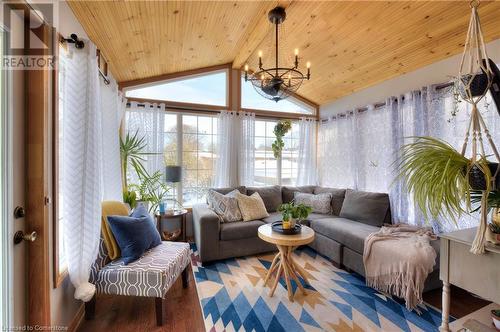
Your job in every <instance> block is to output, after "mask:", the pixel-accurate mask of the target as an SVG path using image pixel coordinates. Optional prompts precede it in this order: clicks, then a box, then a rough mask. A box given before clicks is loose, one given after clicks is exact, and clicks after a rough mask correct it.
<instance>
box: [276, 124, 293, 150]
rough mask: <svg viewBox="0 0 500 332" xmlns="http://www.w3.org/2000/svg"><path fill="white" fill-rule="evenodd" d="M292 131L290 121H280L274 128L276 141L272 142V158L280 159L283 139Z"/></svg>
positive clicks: (283, 144) (283, 143) (283, 145)
mask: <svg viewBox="0 0 500 332" xmlns="http://www.w3.org/2000/svg"><path fill="white" fill-rule="evenodd" d="M290 129H292V122H291V121H290V120H280V121H278V123H277V124H276V126H274V130H273V132H274V135H275V136H276V140H275V141H274V142H273V145H272V149H273V154H274V158H276V159H280V158H281V151H282V150H283V148H284V147H285V142H284V141H283V137H285V135H286V134H287V133H288V132H289V131H290Z"/></svg>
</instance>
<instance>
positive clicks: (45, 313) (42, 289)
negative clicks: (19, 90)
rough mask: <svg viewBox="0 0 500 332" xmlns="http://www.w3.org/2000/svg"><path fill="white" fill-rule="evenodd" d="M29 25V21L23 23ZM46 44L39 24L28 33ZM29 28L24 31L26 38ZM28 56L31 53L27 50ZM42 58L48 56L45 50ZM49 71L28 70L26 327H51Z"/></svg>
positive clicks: (47, 29) (45, 29)
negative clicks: (32, 236)
mask: <svg viewBox="0 0 500 332" xmlns="http://www.w3.org/2000/svg"><path fill="white" fill-rule="evenodd" d="M25 23H26V24H29V23H30V22H29V20H27V21H26V22H25ZM31 31H32V32H33V33H35V34H37V36H38V38H40V40H41V41H42V42H44V43H45V44H46V45H52V43H51V38H52V29H51V28H50V27H49V26H48V25H47V24H42V25H41V26H40V27H39V28H37V29H36V30H31ZM29 32H30V29H28V28H26V29H25V38H26V39H27V38H29ZM26 51H27V53H28V54H29V52H30V50H26ZM45 55H49V52H48V50H45ZM50 73H51V72H50V71H49V70H27V71H26V72H25V75H26V96H27V98H26V103H27V108H26V115H27V124H26V129H27V130H26V139H27V154H26V164H27V175H26V178H27V192H26V204H27V209H26V226H27V230H28V231H36V232H37V235H38V236H37V239H36V241H34V242H32V243H29V244H28V243H27V247H28V260H27V262H28V264H27V269H28V280H29V282H28V284H27V289H28V321H27V323H28V325H40V326H43V325H46V326H48V325H50V321H51V319H50V290H51V288H50V257H49V243H50V242H49V238H50V234H49V229H50V225H49V204H50V198H49V187H50V183H49V178H50V174H49V172H50V171H51V170H49V167H48V165H49V160H50V155H49V149H50V147H49V137H50V134H51V133H50V132H49V119H50V113H51V110H50V109H49V106H50V99H51V94H50V88H51V86H50V79H51V77H50Z"/></svg>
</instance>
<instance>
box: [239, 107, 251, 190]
mask: <svg viewBox="0 0 500 332" xmlns="http://www.w3.org/2000/svg"><path fill="white" fill-rule="evenodd" d="M239 117H240V130H241V133H240V140H241V141H240V144H239V148H240V153H239V159H238V170H239V173H238V178H239V184H240V185H242V186H252V185H253V184H254V177H255V113H247V112H240V113H239Z"/></svg>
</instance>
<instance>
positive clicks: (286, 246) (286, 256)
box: [258, 224, 314, 302]
mask: <svg viewBox="0 0 500 332" xmlns="http://www.w3.org/2000/svg"><path fill="white" fill-rule="evenodd" d="M258 234H259V238H261V239H262V240H264V241H266V242H269V243H274V244H275V245H276V246H277V247H278V250H279V253H278V254H277V255H276V256H275V257H274V259H273V262H272V264H271V267H270V268H269V271H268V272H267V275H266V279H264V285H266V284H267V282H268V281H269V278H270V277H271V275H272V274H273V273H274V272H275V271H277V273H276V279H275V280H274V284H273V286H272V287H271V290H270V291H269V296H270V297H272V296H273V295H274V291H275V290H276V286H277V285H278V282H279V280H280V278H281V276H282V275H283V277H284V278H285V283H286V288H287V291H288V299H289V300H290V301H292V302H293V294H292V285H291V283H290V279H293V280H294V281H295V282H296V283H297V287H298V288H299V289H300V290H301V291H302V294H304V295H307V294H306V291H305V289H304V287H303V286H302V284H301V283H300V281H299V278H298V277H299V276H300V277H302V279H304V281H305V282H306V283H309V281H308V280H307V277H306V272H305V271H304V269H303V268H302V267H301V266H300V265H299V264H297V263H296V262H295V261H294V260H293V258H292V251H293V250H294V249H295V248H297V247H298V246H301V245H305V244H308V243H311V242H312V241H313V240H314V231H313V230H312V229H311V228H309V227H307V226H302V232H300V233H299V234H295V235H285V234H282V233H278V232H274V231H273V229H272V228H271V225H270V224H268V225H262V226H260V227H259V230H258Z"/></svg>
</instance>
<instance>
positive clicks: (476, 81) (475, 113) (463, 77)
mask: <svg viewBox="0 0 500 332" xmlns="http://www.w3.org/2000/svg"><path fill="white" fill-rule="evenodd" d="M470 6H471V9H472V13H471V18H470V22H469V29H468V31H467V38H466V40H465V47H464V53H463V55H462V60H461V62H460V71H459V77H458V84H459V90H460V94H461V97H462V99H463V100H465V101H466V102H468V103H470V104H471V105H472V111H471V115H470V120H469V124H468V126H467V132H466V134H465V140H464V144H463V146H462V155H463V156H465V154H466V151H467V146H468V144H469V141H470V144H471V152H472V156H471V158H470V166H469V169H468V170H467V174H469V172H470V170H471V169H472V167H477V168H478V169H480V170H481V171H482V172H483V173H484V174H485V177H486V179H488V176H486V174H490V170H489V168H488V165H487V163H486V153H485V149H484V144H485V143H484V142H483V134H484V136H486V139H487V141H488V143H489V145H490V146H491V149H492V150H493V153H494V155H495V157H496V159H497V160H498V162H499V163H500V155H499V154H498V150H497V148H496V146H495V143H494V142H493V139H492V138H491V135H490V132H489V131H488V128H487V127H486V124H485V122H484V120H483V117H482V115H481V112H479V110H478V107H477V104H478V103H479V101H480V100H481V99H483V98H484V96H485V95H486V93H487V92H488V89H489V88H490V86H491V83H492V75H493V74H492V71H491V68H490V64H489V62H488V55H487V53H486V46H485V44H484V40H483V33H482V30H481V23H480V21H479V15H478V11H477V8H478V7H479V1H478V0H474V1H472V2H471V3H470ZM478 87H479V91H478ZM483 89H484V90H483ZM499 169H500V167H498V168H497V170H496V172H495V174H491V177H490V178H491V179H492V181H486V189H485V190H483V191H482V192H483V195H482V198H481V219H480V223H479V226H478V228H477V232H476V237H475V239H474V242H473V243H472V246H471V249H470V251H471V253H473V254H482V253H484V246H485V241H486V240H485V233H486V231H487V227H488V195H489V192H490V190H493V189H495V188H493V187H494V186H495V182H496V181H495V178H496V177H497V176H498V170H499Z"/></svg>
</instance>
